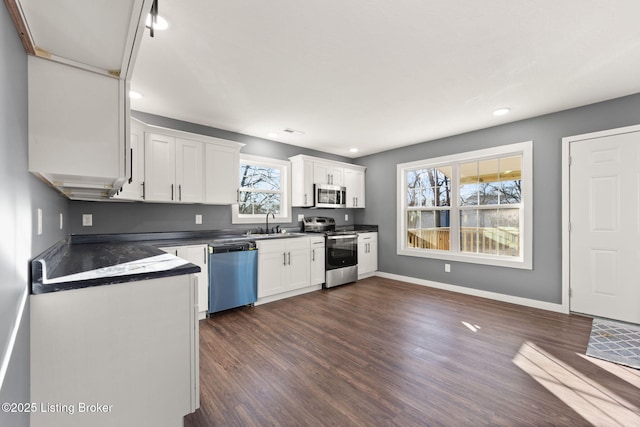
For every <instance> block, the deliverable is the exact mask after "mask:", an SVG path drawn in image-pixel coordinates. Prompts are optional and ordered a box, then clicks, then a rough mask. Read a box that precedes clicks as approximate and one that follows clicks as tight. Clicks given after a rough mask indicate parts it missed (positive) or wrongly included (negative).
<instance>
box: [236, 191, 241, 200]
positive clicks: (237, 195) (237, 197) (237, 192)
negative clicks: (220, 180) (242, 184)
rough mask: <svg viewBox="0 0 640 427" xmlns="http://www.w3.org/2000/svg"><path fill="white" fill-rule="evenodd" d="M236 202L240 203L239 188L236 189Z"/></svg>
mask: <svg viewBox="0 0 640 427" xmlns="http://www.w3.org/2000/svg"><path fill="white" fill-rule="evenodd" d="M236 203H240V189H239V188H238V190H237V191H236Z"/></svg>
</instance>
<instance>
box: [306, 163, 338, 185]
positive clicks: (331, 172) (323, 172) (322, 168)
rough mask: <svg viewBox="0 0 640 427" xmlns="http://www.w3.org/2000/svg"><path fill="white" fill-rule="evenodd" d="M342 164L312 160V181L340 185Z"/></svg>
mask: <svg viewBox="0 0 640 427" xmlns="http://www.w3.org/2000/svg"><path fill="white" fill-rule="evenodd" d="M342 175H343V168H342V166H339V165H336V164H333V163H324V162H318V161H316V162H313V183H314V184H331V185H342V180H343V178H342Z"/></svg>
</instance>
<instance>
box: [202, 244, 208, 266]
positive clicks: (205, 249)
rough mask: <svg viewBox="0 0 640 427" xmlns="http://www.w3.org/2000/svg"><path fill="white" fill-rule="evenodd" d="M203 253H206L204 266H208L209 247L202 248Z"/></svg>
mask: <svg viewBox="0 0 640 427" xmlns="http://www.w3.org/2000/svg"><path fill="white" fill-rule="evenodd" d="M202 251H203V252H204V265H207V247H206V246H205V247H204V248H202Z"/></svg>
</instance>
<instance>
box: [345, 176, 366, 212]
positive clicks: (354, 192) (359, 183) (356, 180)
mask: <svg viewBox="0 0 640 427" xmlns="http://www.w3.org/2000/svg"><path fill="white" fill-rule="evenodd" d="M344 186H345V187H346V188H347V207H348V208H364V170H362V169H351V168H345V169H344Z"/></svg>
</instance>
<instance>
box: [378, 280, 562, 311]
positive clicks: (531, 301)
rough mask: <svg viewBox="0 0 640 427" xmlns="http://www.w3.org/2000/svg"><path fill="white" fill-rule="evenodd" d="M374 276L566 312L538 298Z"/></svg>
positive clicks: (558, 306) (429, 281)
mask: <svg viewBox="0 0 640 427" xmlns="http://www.w3.org/2000/svg"><path fill="white" fill-rule="evenodd" d="M376 276H378V277H383V278H385V279H393V280H399V281H401V282H408V283H413V284H416V285H421V286H428V287H430V288H436V289H442V290H445V291H451V292H458V293H460V294H466V295H472V296H476V297H481V298H488V299H492V300H496V301H502V302H508V303H512V304H518V305H523V306H525V307H532V308H539V309H541V310H549V311H555V312H558V313H567V314H568V311H566V309H565V308H564V307H563V305H562V304H555V303H551V302H544V301H538V300H534V299H529V298H522V297H514V296H512V295H505V294H499V293H496V292H489V291H482V290H479V289H473V288H467V287H464V286H457V285H450V284H448V283H440V282H433V281H431V280H424V279H417V278H415V277H409V276H401V275H399V274H392V273H385V272H382V271H378V272H376Z"/></svg>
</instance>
